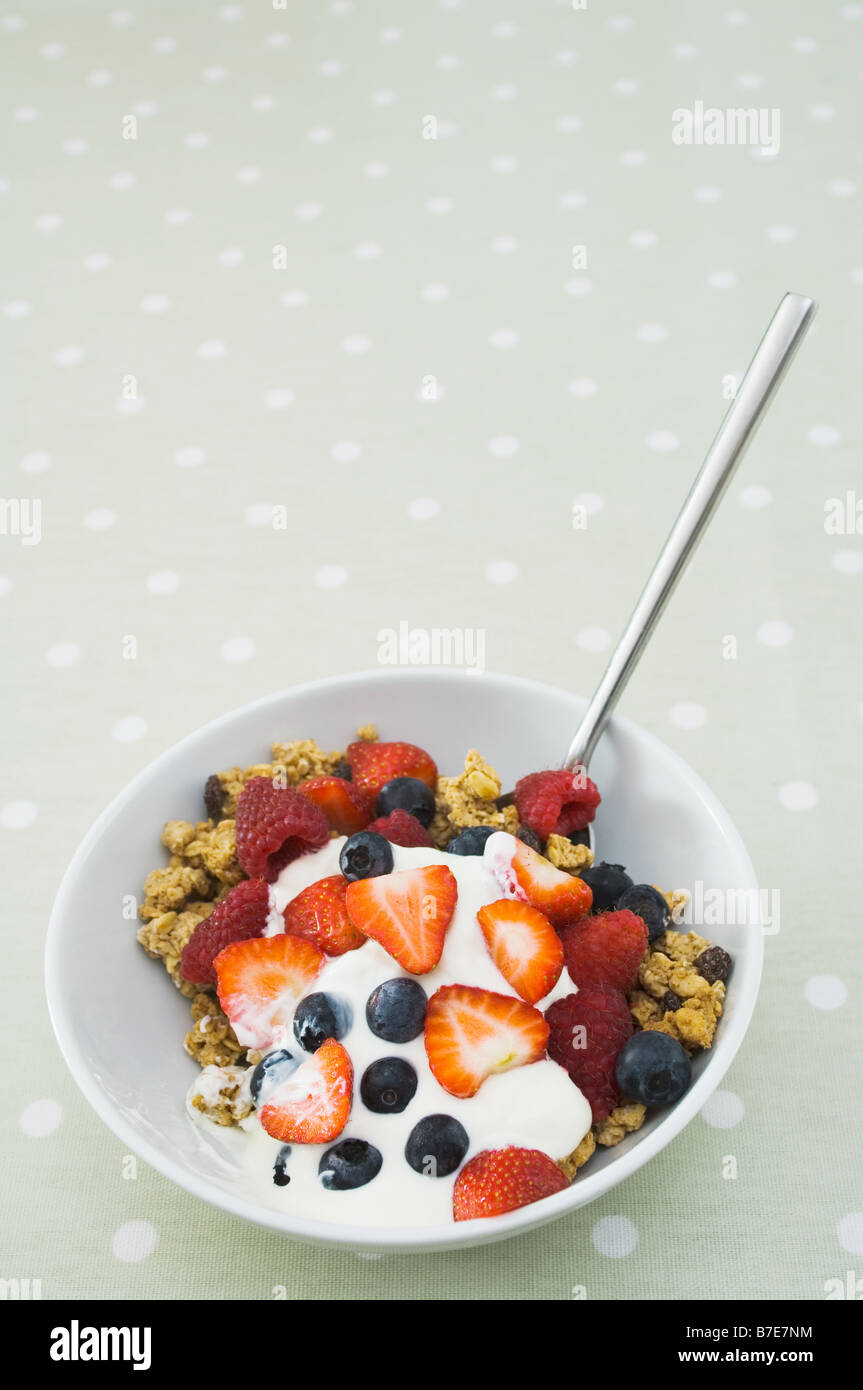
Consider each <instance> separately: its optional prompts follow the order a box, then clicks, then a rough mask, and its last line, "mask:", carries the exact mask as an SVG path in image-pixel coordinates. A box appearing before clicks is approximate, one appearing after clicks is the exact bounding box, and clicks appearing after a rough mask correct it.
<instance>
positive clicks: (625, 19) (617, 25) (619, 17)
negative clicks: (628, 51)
mask: <svg viewBox="0 0 863 1390" xmlns="http://www.w3.org/2000/svg"><path fill="white" fill-rule="evenodd" d="M608 27H609V29H613V30H614V32H615V34H628V33H629V30H630V29H631V28H632V20H631V19H630V17H629V15H628V14H615V15H612V16H611V18H610V19H609V21H608Z"/></svg>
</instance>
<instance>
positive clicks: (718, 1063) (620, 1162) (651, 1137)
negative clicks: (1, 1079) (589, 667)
mask: <svg viewBox="0 0 863 1390" xmlns="http://www.w3.org/2000/svg"><path fill="white" fill-rule="evenodd" d="M368 681H375V682H378V683H379V682H381V681H384V682H386V683H387V684H391V683H395V682H403V683H414V682H415V683H418V684H419V683H424V684H434V683H447V684H449V683H452V682H456V681H457V682H463V681H471V682H479V683H480V684H481V683H483V682H494V683H495V684H497V685H499V686H501V687H507V688H509V689H513V690H517V691H520V692H521V693H522V694H528V693H530V692H531V691H535V692H540V691H542V692H544V693H546V694H554V695H557V696H561V695H563V696H565V697H567V698H569V699H575V700H578V699H584V697H582V696H577V695H574V694H573V693H572V692H571V691H567V690H565V689H564V688H563V687H562V686H556V685H552V684H550V683H548V682H545V681H538V680H534V679H532V678H530V677H525V676H515V675H509V674H507V673H504V672H492V671H484V672H483V673H482V674H481V676H480V675H478V674H477V673H475V672H471V671H464V670H460V669H457V668H446V669H443V668H428V667H422V668H398V669H389V670H381V669H377V670H375V669H374V668H372V669H367V670H363V671H357V672H352V673H346V674H343V675H339V676H331V677H323V678H321V679H318V680H314V681H306V682H303V683H301V684H299V685H293V686H286V687H283V688H282V689H281V690H278V691H275V692H272V693H271V694H269V695H264V696H260V697H258V698H257V699H255V700H251V701H248V702H247V703H246V704H243V705H239V706H237V707H236V708H234V709H231V710H228V711H226V712H225V713H223V714H220V715H217V716H216V717H215V718H214V719H211V720H209V721H208V722H207V723H206V724H202V725H199V726H198V727H197V728H195V729H193V730H192V731H191V732H190V733H188V734H186V735H184V736H183V737H182V738H180V739H179V740H178V741H177V742H176V743H174V744H172V745H171V746H170V747H169V748H167V749H165V750H164V751H163V752H162V753H160V754H159V755H158V756H157V757H156V758H154V759H153V760H152V761H151V762H149V763H147V764H146V765H145V766H144V767H143V768H141V769H140V771H139V772H137V773H136V774H135V776H134V777H133V778H132V779H131V780H130V781H129V782H128V783H127V784H126V786H125V787H123V789H122V790H121V791H120V792H119V793H118V794H117V795H116V796H115V797H114V798H113V799H112V800H111V801H110V802H109V804H108V805H107V806H106V807H105V809H104V810H103V811H102V812H101V813H100V814H99V816H97V818H96V820H95V821H94V822H93V824H92V825H91V826H90V829H89V830H88V831H87V833H86V834H85V836H84V838H83V840H82V841H81V843H80V844H79V846H78V848H77V849H76V851H75V853H74V855H73V856H72V859H71V860H70V862H69V865H68V867H67V869H66V871H65V873H64V875H63V878H62V880H61V883H60V887H59V889H58V890H57V895H56V898H55V900H54V905H53V907H52V910H51V915H50V918H49V922H48V929H47V933H46V938H45V973H44V981H45V993H46V997H47V1003H48V1012H49V1016H50V1019H51V1025H52V1028H53V1030H54V1036H55V1039H56V1041H57V1045H58V1047H59V1049H60V1052H61V1054H62V1056H63V1059H64V1061H65V1062H66V1065H67V1066H68V1068H69V1070H70V1072H71V1073H72V1076H73V1078H74V1080H75V1082H76V1084H77V1086H78V1088H79V1090H80V1091H81V1092H82V1093H83V1095H84V1097H85V1098H86V1099H87V1100H88V1101H89V1103H90V1105H91V1106H92V1107H93V1109H94V1110H95V1112H96V1114H97V1115H98V1116H99V1118H100V1119H101V1120H102V1121H103V1122H104V1123H105V1124H106V1125H107V1127H108V1128H109V1129H110V1130H111V1131H112V1132H113V1133H114V1134H115V1135H116V1136H117V1138H119V1139H121V1140H122V1141H123V1143H124V1144H126V1145H127V1146H128V1147H129V1149H131V1150H132V1151H133V1152H135V1153H137V1154H138V1155H139V1157H141V1158H142V1159H144V1161H145V1162H146V1163H148V1164H149V1165H150V1166H151V1167H152V1168H154V1169H155V1170H156V1171H157V1172H159V1173H161V1174H162V1175H163V1176H164V1177H166V1178H168V1179H170V1180H171V1181H172V1182H174V1183H176V1184H177V1185H178V1186H179V1187H181V1188H182V1189H183V1190H184V1191H186V1192H189V1193H190V1194H191V1195H192V1196H195V1197H198V1198H200V1199H202V1200H203V1201H205V1202H208V1203H209V1204H210V1205H211V1206H215V1207H218V1208H219V1209H221V1210H223V1211H226V1212H228V1213H229V1214H231V1215H233V1216H238V1217H242V1218H243V1219H244V1220H246V1221H251V1222H253V1223H255V1224H257V1225H260V1226H263V1227H265V1228H267V1229H270V1230H275V1231H279V1232H281V1233H282V1234H284V1235H289V1236H292V1237H294V1238H295V1239H297V1240H301V1241H304V1242H306V1243H311V1244H315V1245H319V1246H330V1247H333V1246H337V1247H341V1248H349V1249H351V1248H353V1249H360V1250H377V1251H389V1252H399V1251H401V1252H402V1253H405V1252H409V1251H411V1250H414V1251H420V1250H423V1251H430V1250H434V1249H453V1248H459V1247H464V1246H471V1245H478V1244H480V1243H488V1242H491V1241H497V1240H502V1239H505V1238H506V1237H508V1236H511V1235H515V1234H517V1233H518V1232H519V1231H520V1230H523V1229H527V1228H530V1229H533V1228H536V1227H538V1226H540V1225H545V1224H546V1223H547V1222H549V1221H553V1220H555V1219H556V1218H557V1217H558V1216H561V1215H563V1214H564V1213H565V1212H567V1211H574V1210H576V1209H577V1208H578V1207H581V1206H586V1205H587V1204H588V1203H590V1202H591V1201H593V1200H595V1199H596V1198H598V1197H600V1196H602V1195H603V1194H604V1193H605V1192H607V1191H609V1190H610V1189H611V1188H612V1187H616V1186H617V1185H618V1183H620V1182H622V1181H623V1180H624V1179H625V1178H627V1177H630V1176H632V1174H633V1173H635V1172H637V1171H638V1169H639V1168H641V1167H643V1166H644V1164H645V1163H647V1162H649V1160H650V1159H651V1158H653V1157H654V1156H655V1155H656V1154H657V1153H658V1152H659V1151H660V1150H661V1149H663V1148H665V1146H666V1145H667V1144H668V1143H670V1141H671V1140H672V1139H674V1138H675V1137H676V1136H677V1135H678V1134H679V1133H680V1132H681V1131H682V1130H683V1129H684V1128H685V1127H686V1125H687V1124H688V1123H689V1121H690V1120H691V1119H692V1118H693V1117H694V1116H695V1115H696V1114H697V1113H698V1112H699V1111H700V1110H701V1108H702V1106H703V1105H704V1104H705V1102H706V1101H707V1099H708V1098H709V1096H710V1095H711V1094H712V1093H713V1092H714V1091H715V1090H716V1088H717V1086H718V1085H719V1083H720V1081H721V1080H722V1078H723V1076H724V1075H725V1073H726V1071H727V1070H728V1068H729V1067H730V1065H731V1063H732V1062H733V1061H734V1058H735V1057H736V1055H737V1053H738V1051H739V1049H740V1046H741V1043H742V1042H743V1039H744V1037H745V1035H746V1032H747V1030H748V1027H749V1024H750V1021H751V1018H752V1014H753V1011H754V1008H755V1002H756V999H757V996H758V990H759V986H760V982H761V974H762V969H763V962H764V935H763V931H762V930H761V922H760V920H759V921H758V923H754V924H752V929H751V932H750V937H751V942H750V945H749V947H748V953H747V971H746V976H745V979H744V981H743V985H742V992H741V994H739V995H738V997H737V1001H736V1005H735V1012H734V1016H733V1018H732V1019H731V1020H730V1021H729V1022H728V1024H727V1026H726V1027H724V1028H723V1030H722V1045H721V1047H720V1046H718V1047H717V1050H716V1051H715V1052H711V1054H710V1056H709V1057H708V1059H707V1062H706V1064H705V1066H704V1067H703V1069H702V1071H701V1074H700V1075H699V1076H698V1077H697V1078H696V1080H695V1081H694V1082H693V1084H692V1086H691V1087H690V1089H689V1090H688V1091H687V1092H686V1094H685V1095H684V1096H683V1097H682V1099H681V1100H680V1101H679V1102H678V1103H677V1104H676V1105H675V1106H673V1107H672V1108H671V1109H670V1110H669V1111H668V1112H667V1114H666V1115H664V1116H663V1118H662V1119H661V1121H660V1122H659V1124H657V1126H656V1128H655V1129H654V1130H652V1131H651V1132H650V1133H649V1134H647V1135H645V1136H644V1137H643V1138H642V1139H641V1140H640V1141H639V1142H638V1144H636V1145H634V1146H633V1147H632V1148H631V1149H629V1150H627V1151H626V1152H625V1153H623V1154H621V1155H619V1157H618V1158H616V1159H615V1160H614V1161H613V1162H612V1163H610V1164H609V1165H608V1166H607V1167H606V1168H603V1169H600V1170H598V1171H597V1172H596V1173H594V1174H589V1175H587V1176H585V1177H584V1178H582V1179H580V1180H579V1181H578V1182H577V1183H575V1182H574V1183H572V1184H571V1185H570V1186H569V1187H568V1188H566V1189H565V1190H564V1191H562V1192H559V1193H555V1194H554V1195H553V1196H551V1197H546V1198H545V1199H544V1200H543V1201H542V1203H535V1204H533V1205H528V1206H525V1207H520V1208H518V1209H517V1210H515V1211H512V1212H508V1213H506V1214H505V1215H503V1216H498V1217H495V1218H494V1220H493V1221H490V1220H488V1219H482V1218H478V1219H475V1220H472V1221H463V1222H457V1223H453V1224H452V1225H451V1226H440V1227H438V1226H410V1227H373V1226H340V1225H337V1224H335V1223H332V1224H331V1223H326V1222H322V1221H314V1220H306V1219H304V1218H301V1217H299V1218H298V1217H297V1216H296V1215H294V1214H292V1213H284V1214H283V1213H281V1212H279V1211H278V1210H276V1209H275V1208H267V1207H261V1206H258V1205H257V1204H256V1202H255V1201H254V1199H253V1198H251V1197H250V1198H245V1197H242V1196H240V1195H235V1194H234V1193H232V1192H230V1191H227V1190H225V1189H222V1188H217V1187H211V1186H209V1185H208V1184H207V1183H206V1182H205V1181H203V1180H202V1179H200V1178H198V1177H197V1176H196V1175H195V1174H193V1173H191V1172H189V1171H188V1170H187V1169H186V1168H185V1167H184V1166H183V1165H182V1164H181V1163H179V1162H177V1161H176V1160H175V1159H173V1158H171V1157H170V1156H168V1155H166V1154H165V1153H163V1152H162V1151H161V1150H160V1149H158V1148H157V1147H156V1145H155V1144H153V1143H152V1142H151V1141H150V1139H149V1138H148V1137H147V1136H146V1135H143V1134H141V1133H140V1132H139V1131H138V1130H136V1129H135V1128H134V1127H133V1126H132V1125H131V1124H130V1123H128V1122H127V1120H126V1118H125V1116H124V1114H123V1112H122V1111H121V1110H120V1109H119V1108H118V1107H116V1105H115V1103H114V1102H113V1101H112V1100H111V1099H110V1097H109V1096H108V1095H107V1094H106V1093H105V1092H104V1091H103V1090H102V1089H101V1087H100V1086H99V1085H98V1083H97V1082H96V1080H95V1078H94V1077H93V1074H92V1070H91V1068H90V1066H89V1064H88V1062H87V1059H86V1057H85V1056H84V1055H83V1052H82V1050H81V1048H80V1047H79V1045H78V1042H77V1040H76V1036H75V1025H74V1022H73V1010H72V1008H70V1005H69V1001H68V999H67V996H66V993H65V991H64V988H63V980H62V978H61V974H60V970H59V946H60V941H61V937H62V935H63V932H64V924H65V922H66V916H67V905H68V903H69V900H70V899H71V898H72V896H73V894H74V892H75V891H76V889H77V887H78V882H79V880H80V879H81V878H82V875H83V873H84V870H85V866H86V861H87V859H88V858H89V855H90V851H91V849H92V848H93V846H95V844H96V843H97V842H98V841H99V839H100V838H101V836H102V835H103V834H104V832H105V831H106V830H107V829H108V827H109V826H110V825H111V823H112V821H113V819H114V817H115V816H116V815H117V814H118V813H119V812H120V811H121V810H122V809H123V808H124V807H125V806H126V805H127V804H128V803H129V802H130V801H131V800H132V799H133V798H134V797H135V796H136V795H137V793H138V790H139V788H140V787H141V786H142V785H144V784H145V783H148V782H150V781H152V780H156V779H157V778H158V777H159V775H160V773H161V772H162V770H163V768H165V767H166V766H167V765H169V764H170V763H171V761H172V760H173V759H174V757H176V756H177V754H179V753H180V752H188V751H190V750H193V749H194V747H195V745H196V744H197V743H199V742H203V741H204V740H205V739H206V738H207V737H208V736H209V735H210V734H211V733H213V732H214V731H215V730H216V729H217V727H218V726H219V725H229V724H230V723H231V722H232V721H234V720H235V719H238V718H240V717H241V716H247V715H251V714H253V713H261V712H263V711H265V710H266V709H267V708H268V707H273V708H277V707H278V705H279V704H280V702H282V701H283V700H284V699H285V698H286V697H288V696H294V695H304V696H308V695H313V694H314V692H315V691H316V690H323V689H327V690H332V689H333V688H336V687H341V688H344V689H348V688H349V687H351V686H355V685H357V684H358V683H363V682H368ZM615 726H616V727H618V728H620V729H621V730H622V731H624V732H626V733H629V734H630V735H633V736H635V737H636V738H637V739H638V740H640V741H641V742H642V743H643V744H645V745H646V746H647V748H648V749H649V750H650V751H652V752H654V753H658V754H659V756H660V757H662V758H664V759H665V760H666V761H669V762H670V763H671V764H672V765H673V766H675V767H676V769H677V771H678V772H680V773H681V774H682V775H683V777H684V779H685V780H686V781H687V782H688V784H689V785H690V786H691V787H692V789H693V790H694V791H695V792H696V793H697V795H698V797H699V799H700V800H701V802H702V804H703V806H704V807H705V808H706V809H707V810H708V811H709V813H710V814H711V815H712V816H713V819H714V820H715V821H716V822H717V824H719V825H720V826H721V830H722V834H723V837H724V838H725V839H726V840H727V841H728V843H729V844H730V846H731V847H732V848H733V849H734V851H735V854H736V855H737V856H738V857H739V858H740V859H741V860H742V862H743V863H744V864H745V865H746V867H747V868H748V870H749V871H750V878H751V883H750V885H747V886H752V887H756V888H757V886H758V884H757V877H756V874H755V869H754V866H753V864H752V860H751V858H750V856H749V854H748V851H747V850H746V847H745V845H744V843H743V840H742V838H741V836H740V833H739V831H738V830H737V827H736V826H735V824H734V822H733V821H732V819H731V817H730V816H729V814H728V812H727V811H726V810H725V808H724V806H723V805H722V803H721V802H720V801H719V799H718V797H716V796H715V794H714V793H713V792H712V791H711V789H710V788H709V787H708V786H707V784H706V783H705V782H703V781H702V779H701V778H700V777H699V775H698V774H697V773H696V772H695V771H694V770H693V769H692V768H691V767H690V765H689V764H688V763H687V762H686V761H685V760H684V759H683V758H681V757H680V755H679V754H678V753H676V752H674V750H673V749H671V748H669V747H668V746H667V745H666V744H665V743H663V742H662V740H661V739H659V738H658V737H657V736H656V735H655V734H652V733H650V732H649V731H648V730H646V729H644V728H642V727H641V726H640V725H639V724H636V723H635V722H634V721H633V720H631V719H628V718H626V716H624V715H619V714H614V715H613V716H612V719H611V721H610V725H609V727H615ZM756 927H757V928H758V929H757V930H756ZM756 943H757V944H756ZM753 953H754V954H753ZM612 1175H613V1176H612ZM491 1228H493V1229H491Z"/></svg>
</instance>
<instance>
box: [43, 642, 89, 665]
mask: <svg viewBox="0 0 863 1390" xmlns="http://www.w3.org/2000/svg"><path fill="white" fill-rule="evenodd" d="M80 659H81V648H80V647H79V646H78V645H77V644H76V643H75V642H58V643H57V645H56V646H55V647H49V648H48V650H47V652H46V653H45V660H46V661H47V663H48V665H49V666H56V667H57V668H58V669H62V668H63V667H65V666H75V665H76V664H77V663H78V662H79V661H80Z"/></svg>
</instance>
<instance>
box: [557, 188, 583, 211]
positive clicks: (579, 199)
mask: <svg viewBox="0 0 863 1390" xmlns="http://www.w3.org/2000/svg"><path fill="white" fill-rule="evenodd" d="M586 202H587V196H586V194H584V193H577V192H576V191H575V190H574V189H573V190H571V191H570V192H568V193H561V195H560V205H561V207H564V208H571V209H575V208H583V207H584V205H585V203H586Z"/></svg>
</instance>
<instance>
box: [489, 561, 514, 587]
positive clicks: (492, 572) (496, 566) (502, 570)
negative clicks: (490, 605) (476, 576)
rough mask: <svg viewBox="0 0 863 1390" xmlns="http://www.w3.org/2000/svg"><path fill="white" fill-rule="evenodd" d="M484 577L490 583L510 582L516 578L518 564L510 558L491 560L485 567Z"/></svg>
mask: <svg viewBox="0 0 863 1390" xmlns="http://www.w3.org/2000/svg"><path fill="white" fill-rule="evenodd" d="M485 577H486V579H488V580H490V581H491V583H492V584H512V582H513V580H515V579H518V565H516V564H514V563H513V561H512V560H493V561H492V563H491V564H490V565H486V567H485Z"/></svg>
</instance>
